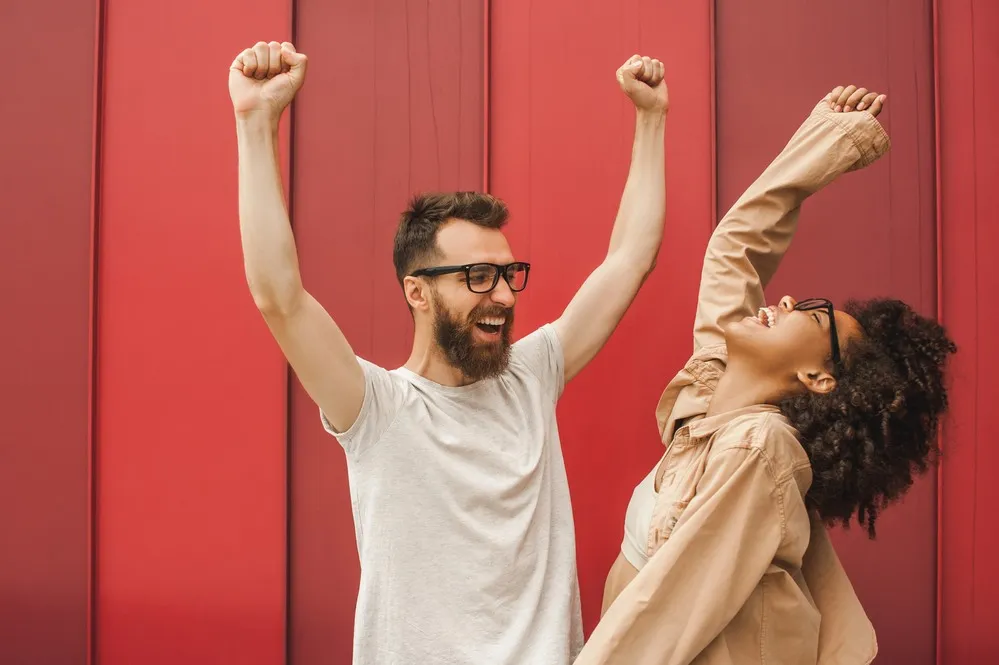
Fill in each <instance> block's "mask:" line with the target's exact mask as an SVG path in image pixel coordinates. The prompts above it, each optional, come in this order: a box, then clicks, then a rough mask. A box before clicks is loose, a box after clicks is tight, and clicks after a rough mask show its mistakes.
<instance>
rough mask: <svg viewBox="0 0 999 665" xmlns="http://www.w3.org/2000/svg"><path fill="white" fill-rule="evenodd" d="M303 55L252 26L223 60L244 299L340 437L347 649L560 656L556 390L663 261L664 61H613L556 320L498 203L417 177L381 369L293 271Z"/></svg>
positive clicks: (568, 525) (577, 637)
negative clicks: (535, 306)
mask: <svg viewBox="0 0 999 665" xmlns="http://www.w3.org/2000/svg"><path fill="white" fill-rule="evenodd" d="M305 72H306V57H305V55H303V54H300V53H297V52H296V51H295V49H294V47H293V46H292V45H291V44H288V43H284V44H278V43H277V42H271V43H269V44H267V43H263V42H260V43H258V44H256V45H255V46H253V47H252V48H250V49H247V50H245V51H243V52H242V53H241V54H240V55H239V56H238V57H237V58H236V60H235V61H234V62H233V65H232V68H231V70H230V73H229V90H230V96H231V97H232V101H233V106H234V110H235V115H236V128H237V136H238V146H239V216H240V229H241V233H242V242H243V253H244V262H245V268H246V276H247V281H248V283H249V286H250V290H251V292H252V294H253V298H254V301H255V302H256V304H257V306H258V308H259V309H260V311H261V313H262V315H263V317H264V320H265V321H266V323H267V325H268V327H269V328H270V330H271V332H272V333H273V335H274V337H275V339H276V340H277V342H278V344H279V345H280V347H281V349H282V350H283V352H284V354H285V355H286V357H287V358H288V361H289V363H290V364H291V366H292V368H293V369H294V370H295V372H296V374H297V375H298V377H299V379H300V380H301V382H302V385H303V386H304V387H305V389H306V391H307V392H308V394H309V395H310V396H311V397H312V399H313V400H315V402H316V403H317V404H318V406H319V408H320V411H321V415H322V423H323V425H324V426H325V428H326V429H327V431H329V432H330V433H331V434H333V435H334V436H336V437H337V439H338V440H339V442H340V443H341V445H342V446H343V448H344V450H345V451H346V455H347V464H348V469H349V474H350V484H351V488H350V489H351V495H352V499H353V510H354V520H355V527H356V531H357V542H358V552H359V555H360V560H361V586H360V592H359V598H358V604H357V615H356V623H355V632H354V662H355V663H360V664H368V663H380V664H381V663H406V664H408V663H421V664H422V663H428V664H429V663H444V662H446V663H475V664H476V665H478V664H481V663H489V664H490V665H503V664H507V663H509V664H511V665H513V664H516V665H524V664H527V663H538V664H543V665H558V664H559V663H570V662H571V661H572V660H573V659H574V658H575V656H576V654H577V653H578V652H579V650H580V649H581V647H582V627H581V616H580V609H579V592H578V586H577V579H576V567H575V546H574V532H573V522H572V512H571V506H570V502H569V491H568V486H567V483H566V477H565V469H564V466H563V462H562V454H561V449H560V443H559V435H558V428H557V425H556V422H555V404H556V402H557V400H558V399H559V397H560V395H561V393H562V390H563V387H564V385H565V382H566V381H568V380H570V379H572V377H574V376H575V375H576V374H578V373H579V372H580V370H582V369H583V367H585V366H586V364H587V363H588V362H589V361H590V360H591V359H592V358H593V357H594V356H595V355H596V353H597V352H598V351H599V350H600V348H601V347H602V346H603V344H604V343H605V342H606V341H607V338H608V337H609V336H610V334H611V333H612V332H613V330H614V328H615V327H616V326H617V324H618V322H619V321H620V320H621V317H622V316H623V315H624V313H625V311H626V310H627V308H628V306H629V304H630V303H631V301H632V300H633V299H634V297H635V295H636V293H637V292H638V289H639V288H640V286H641V285H642V283H643V281H644V280H645V278H646V277H647V275H648V274H649V272H650V271H651V270H652V268H653V266H654V264H655V259H656V254H657V253H658V250H659V246H660V244H661V241H662V233H663V225H664V218H665V199H666V194H665V174H664V137H665V124H666V123H665V121H666V114H667V110H668V105H669V103H668V95H667V90H666V84H665V83H664V81H663V65H662V63H660V62H659V61H658V60H652V59H650V58H647V57H646V58H642V57H639V56H637V55H636V56H633V57H632V58H630V59H629V60H628V61H627V62H625V64H624V65H623V66H622V67H621V69H619V70H618V72H617V79H618V82H619V84H620V87H621V89H622V90H623V91H624V92H625V94H626V95H627V96H628V97H629V98H630V99H631V100H632V102H633V103H634V105H635V108H636V110H637V117H636V129H635V144H634V150H633V153H632V164H631V170H630V173H629V175H628V181H627V184H626V186H625V191H624V196H623V198H622V201H621V206H620V210H619V212H618V216H617V220H616V221H615V224H614V229H613V232H612V234H611V239H610V247H609V250H608V252H607V256H606V258H605V259H604V261H603V263H601V264H600V266H599V267H597V269H596V270H595V271H594V272H593V273H592V274H591V275H590V277H589V278H588V279H587V280H586V282H585V284H583V286H582V288H581V289H580V290H579V292H578V293H577V294H576V296H575V297H574V298H573V299H572V301H571V302H570V303H569V305H568V307H567V308H566V310H565V311H564V312H563V313H562V315H561V316H560V317H559V318H558V319H557V320H556V321H554V322H553V323H551V324H548V325H545V326H543V327H542V328H540V329H538V330H536V331H534V332H532V333H531V334H529V335H527V336H526V337H525V338H523V339H521V340H520V341H519V342H517V343H516V344H512V345H511V343H510V339H511V330H512V326H513V318H514V309H515V305H516V301H517V294H518V293H519V292H520V291H522V290H523V289H524V288H525V287H526V286H527V283H528V276H529V272H530V266H529V265H528V264H526V263H523V262H520V261H517V259H516V257H515V256H514V254H513V252H512V251H511V249H510V246H509V244H508V243H507V240H506V238H505V236H504V235H503V232H502V227H503V226H504V224H505V222H506V218H507V211H506V208H505V206H504V205H503V203H502V202H501V201H499V200H497V199H495V198H493V197H491V196H488V195H485V194H474V193H457V194H443V195H441V194H437V195H425V196H418V197H416V199H415V200H414V201H413V203H412V205H411V207H410V208H409V210H407V211H406V212H405V213H404V214H403V215H402V220H401V222H400V224H399V229H398V232H397V235H396V239H395V248H394V253H393V257H394V262H395V268H396V274H397V276H398V279H399V282H400V285H401V286H402V290H403V292H404V294H405V297H406V301H407V303H408V304H409V308H410V311H411V312H412V315H413V319H414V323H415V335H414V339H413V350H412V354H411V355H410V357H409V360H408V361H407V362H406V364H405V366H403V367H401V368H398V369H395V370H392V371H387V370H385V369H382V368H381V367H378V366H376V365H374V364H372V363H370V362H368V361H366V360H363V359H359V358H357V357H356V356H355V354H354V352H353V351H352V350H351V347H350V345H349V343H348V342H347V340H346V339H345V338H344V335H343V334H342V333H341V331H340V329H339V328H338V327H337V326H336V324H335V323H334V321H333V319H332V318H330V315H329V314H328V313H327V312H326V311H325V310H324V309H323V307H322V306H321V305H320V304H319V303H318V302H316V300H315V299H313V297H312V296H311V295H309V293H308V292H307V291H306V290H305V289H304V287H303V285H302V281H301V276H300V274H299V270H298V262H297V256H296V251H295V241H294V238H293V236H292V232H291V226H290V224H289V221H288V213H287V210H286V208H285V205H284V200H283V196H282V186H281V181H280V169H279V168H278V162H277V150H276V145H277V144H276V141H277V137H276V131H277V126H278V119H279V117H280V115H281V113H282V112H283V110H284V109H285V107H287V106H288V104H289V103H290V102H291V101H292V99H293V98H294V96H295V94H296V93H297V92H298V90H299V89H300V88H301V86H302V83H303V81H304V79H305Z"/></svg>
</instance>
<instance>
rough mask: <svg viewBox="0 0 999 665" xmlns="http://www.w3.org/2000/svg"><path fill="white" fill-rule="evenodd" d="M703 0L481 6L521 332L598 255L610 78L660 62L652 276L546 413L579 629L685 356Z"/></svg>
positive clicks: (699, 162)
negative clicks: (554, 420)
mask: <svg viewBox="0 0 999 665" xmlns="http://www.w3.org/2000/svg"><path fill="white" fill-rule="evenodd" d="M711 4H712V3H710V2H679V1H669V2H651V1H646V2H639V3H637V4H635V5H633V6H629V7H628V8H627V9H625V8H624V7H623V6H622V5H619V4H616V3H609V2H584V3H580V2H577V1H571V0H561V1H558V2H556V1H554V0H552V1H550V2H536V1H532V0H502V2H496V3H493V10H492V11H493V13H492V33H491V39H492V49H491V56H492V70H491V74H492V86H491V91H490V99H491V110H492V117H491V131H490V140H491V160H490V162H491V163H490V168H491V176H490V178H491V187H492V190H493V192H494V193H495V194H497V195H499V196H501V197H503V198H504V199H506V201H507V202H508V203H509V205H510V209H511V224H510V232H509V235H510V237H511V241H512V243H513V247H514V251H515V252H516V254H517V255H518V256H520V257H523V258H525V259H526V260H530V261H532V262H533V264H534V266H535V268H534V271H532V273H531V287H530V288H529V289H528V290H527V291H525V292H524V295H523V297H522V298H521V300H520V303H519V305H518V307H519V309H520V310H521V311H520V313H519V315H518V319H517V321H518V322H517V325H518V334H521V335H522V334H524V333H526V332H528V331H530V330H532V329H534V328H535V327H537V326H538V325H539V324H542V323H544V322H546V321H551V320H553V319H555V318H557V317H558V316H559V315H560V314H561V312H562V310H563V308H564V307H565V306H566V305H567V304H568V302H569V299H570V298H571V297H572V295H573V294H574V293H575V291H576V289H577V288H579V286H580V285H581V284H582V282H583V280H584V279H585V278H586V276H587V275H588V274H589V273H590V271H592V270H593V269H594V268H596V267H597V265H598V264H599V263H600V261H601V260H602V259H603V257H604V256H605V254H606V252H607V243H608V242H609V240H610V231H611V227H612V225H613V222H614V217H615V215H616V212H617V207H618V203H619V201H620V198H621V193H622V190H623V189H624V182H625V179H626V176H627V170H628V162H629V159H630V157H631V142H632V132H633V127H634V120H633V119H634V110H633V108H632V107H631V103H630V102H629V101H628V100H627V98H626V97H625V96H624V95H623V94H622V93H621V92H620V90H619V89H618V86H617V82H616V81H615V78H614V74H615V71H616V70H617V68H618V67H619V66H620V65H621V64H622V63H623V62H624V61H625V60H627V59H628V57H629V56H631V55H632V54H633V53H642V54H648V55H650V56H653V57H658V58H660V59H662V60H663V61H664V62H665V63H666V69H667V80H668V83H669V90H670V100H671V106H672V110H671V111H670V116H669V128H668V130H667V174H666V180H667V187H668V194H667V197H668V199H667V201H668V202H667V209H668V210H667V222H666V227H667V229H666V240H665V242H664V244H663V249H662V252H661V253H660V256H659V261H658V267H657V269H656V271H655V273H654V274H653V276H652V277H651V278H650V279H649V280H648V282H647V283H646V284H645V287H644V288H643V290H642V292H641V293H640V294H639V296H638V298H637V299H636V301H635V302H634V304H633V305H632V307H631V310H630V311H629V313H628V314H627V316H626V317H625V319H624V321H623V322H622V324H621V326H620V328H619V329H618V331H617V332H616V333H615V335H614V336H613V337H612V338H611V340H610V342H609V343H608V344H607V346H606V347H605V349H604V350H603V351H602V352H601V354H600V355H599V356H598V357H597V359H596V360H595V361H594V362H593V364H592V365H591V366H590V367H588V368H587V369H586V370H585V371H584V372H583V373H582V374H581V375H580V376H579V377H578V378H577V379H575V380H574V381H573V383H572V384H570V386H569V387H568V388H567V390H566V393H565V396H564V398H563V400H562V402H561V405H560V407H559V428H560V431H561V437H562V447H563V450H564V453H565V459H566V467H567V472H568V475H569V484H570V486H571V491H572V502H573V512H574V515H575V522H576V533H577V547H578V561H579V576H580V584H581V586H582V602H583V614H584V622H585V626H586V629H587V631H589V630H591V629H592V627H593V626H594V625H595V624H596V620H597V618H598V616H599V613H600V605H601V596H602V593H603V584H604V579H605V576H606V574H607V571H608V569H609V568H610V565H611V563H612V562H613V561H614V558H615V556H616V555H617V552H618V551H619V550H620V543H621V536H622V535H623V528H624V526H623V525H624V513H625V509H626V507H627V502H628V499H629V497H630V496H631V492H632V489H633V488H634V485H635V483H637V482H638V481H640V480H641V479H642V477H643V476H644V475H645V474H647V473H648V471H649V469H651V468H652V467H653V465H654V464H655V463H656V461H657V460H658V459H659V457H660V456H661V455H662V444H661V443H660V442H659V437H658V435H657V430H656V421H655V416H654V410H655V405H656V403H657V401H658V399H659V395H660V393H661V392H662V389H663V388H664V387H665V385H666V383H667V382H668V380H669V379H670V378H671V377H672V375H673V374H675V372H676V371H677V370H678V369H679V368H680V366H681V365H682V363H683V362H684V361H685V360H686V359H687V357H688V355H689V354H690V351H691V349H692V341H691V326H692V323H693V314H694V305H695V299H696V294H697V283H698V279H699V277H700V264H701V259H702V258H703V255H704V247H705V246H706V243H707V239H708V235H709V233H710V230H711V218H712V207H713V202H712V191H713V190H712V175H713V174H712V150H711V148H712V140H713V131H712V126H711V119H712V106H711V103H712V90H711V82H712V71H711V62H712V58H711V34H712V28H711Z"/></svg>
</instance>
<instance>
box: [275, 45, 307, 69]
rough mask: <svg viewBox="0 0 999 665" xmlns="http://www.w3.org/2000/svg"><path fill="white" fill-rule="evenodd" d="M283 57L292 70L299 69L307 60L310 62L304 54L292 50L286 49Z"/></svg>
mask: <svg viewBox="0 0 999 665" xmlns="http://www.w3.org/2000/svg"><path fill="white" fill-rule="evenodd" d="M281 55H282V56H284V61H285V62H287V63H288V65H289V66H290V67H292V69H298V68H299V67H301V66H302V65H304V64H305V62H306V60H308V58H306V56H305V54H304V53H297V52H295V51H292V50H290V49H284V50H283V53H282V54H281Z"/></svg>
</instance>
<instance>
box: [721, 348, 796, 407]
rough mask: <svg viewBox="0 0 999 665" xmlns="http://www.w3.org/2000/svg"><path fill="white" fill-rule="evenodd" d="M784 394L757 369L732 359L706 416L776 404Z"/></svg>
mask: <svg viewBox="0 0 999 665" xmlns="http://www.w3.org/2000/svg"><path fill="white" fill-rule="evenodd" d="M782 392H783V391H782V390H781V387H780V386H777V385H775V384H774V383H773V381H772V380H767V379H764V378H763V376H762V375H761V372H759V371H758V370H757V369H755V368H753V367H752V366H749V365H746V364H743V363H740V362H738V361H734V362H733V361H732V360H731V358H730V359H729V364H728V366H727V367H726V368H725V373H724V374H722V377H721V378H720V379H719V380H718V386H717V387H716V388H715V393H714V395H713V396H712V397H711V404H710V405H708V411H707V413H706V414H705V415H707V416H717V415H718V414H721V413H727V412H729V411H735V410H736V409H742V408H745V407H747V406H753V405H755V404H775V403H777V401H778V399H779V396H780V395H781V394H782Z"/></svg>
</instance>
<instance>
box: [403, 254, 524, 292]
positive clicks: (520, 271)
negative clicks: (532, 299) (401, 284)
mask: <svg viewBox="0 0 999 665" xmlns="http://www.w3.org/2000/svg"><path fill="white" fill-rule="evenodd" d="M459 272H463V273H465V285H466V286H468V290H469V291H471V292H472V293H489V292H490V291H492V290H493V289H495V288H496V285H497V284H499V279H500V276H502V277H503V279H505V280H506V283H507V285H509V287H510V290H511V291H514V292H517V291H523V290H524V289H525V288H527V276H528V275H529V274H530V272H531V264H530V263H525V262H524V261H514V262H513V263H508V264H506V265H499V264H496V263H466V264H465V265H463V266H437V267H434V268H422V269H420V270H416V271H414V272H412V273H410V277H437V276H438V275H450V274H453V273H459Z"/></svg>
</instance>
